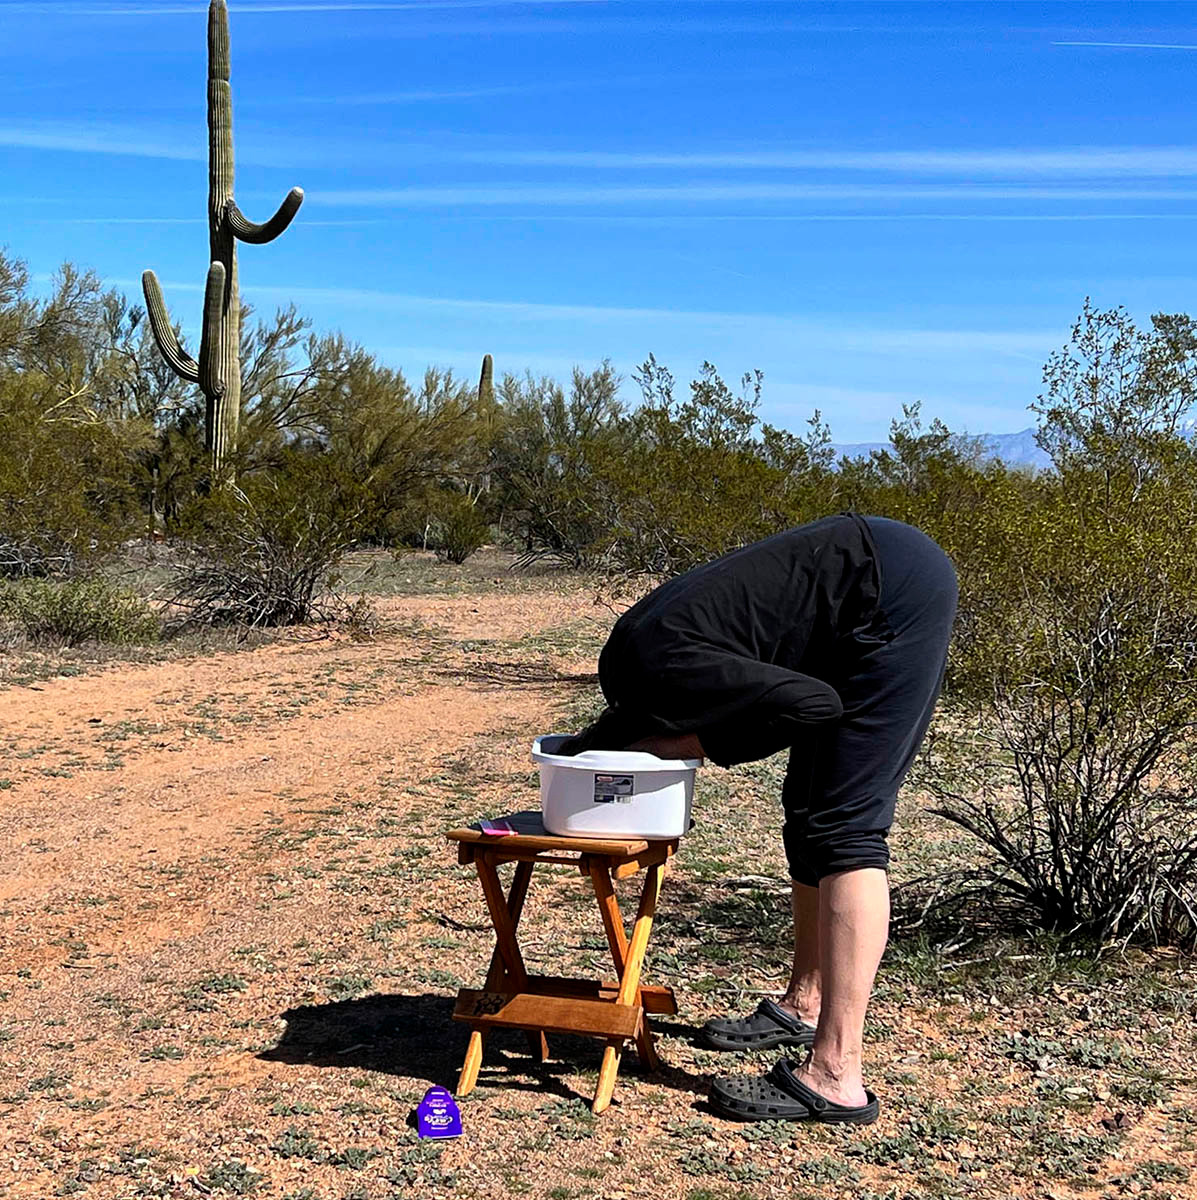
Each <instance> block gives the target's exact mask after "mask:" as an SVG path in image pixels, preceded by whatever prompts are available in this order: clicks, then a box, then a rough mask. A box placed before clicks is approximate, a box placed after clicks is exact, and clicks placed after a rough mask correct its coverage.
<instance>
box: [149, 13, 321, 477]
mask: <svg viewBox="0 0 1197 1200" xmlns="http://www.w3.org/2000/svg"><path fill="white" fill-rule="evenodd" d="M302 203H303V189H302V188H292V189H291V191H290V192H289V193H288V194H287V198H286V199H285V200H284V201H283V202H282V204H281V205H280V206H279V209H278V212H276V213H275V214H274V216H273V217H271V218H270V220H269V221H265V222H263V223H262V224H261V225H256V224H254V222H252V221H249V220H247V219H246V217H245V215H244V214H243V213H242V211H241V209H240V208H238V207H237V201H236V200H235V199H234V198H233V90H232V87H231V86H230V84H229V10H228V5H227V3H226V2H225V0H212V2H211V4H210V5H209V7H208V232H209V242H210V249H211V252H210V255H209V257H210V259H211V266H209V268H208V282H207V287H206V288H205V289H204V323H203V331H202V334H201V337H200V348H199V360H198V361H196V359H194V358H192V357H191V355H190V354H188V353H187V352H186V351H185V350H184V349H183V347H182V346H180V345H179V339H178V338H177V337H176V336H175V331H174V328H173V326H172V325H171V322H170V316H169V314H168V313H167V310H166V303H165V301H164V300H163V298H162V288H161V287H160V286H159V285H158V279H157V277H156V276H155V274H154V272H153V271H146V272H145V273H144V274H143V275H142V277H141V282H142V287H143V289H144V291H145V303H146V311H147V312H148V313H149V317H150V325H151V327H152V328H153V331H154V340H155V341H156V342H157V344H158V349H159V350H160V351H161V353H162V357H163V358H164V359H166V361H167V363H168V364H169V366H170V367H171V369H172V370H173V371H174V372H175V374H176V375H178V376H179V377H180V378H182V379H186V380H187V381H188V382H189V383H196V384H199V387H200V390H201V391H202V392H203V394H204V400H205V413H204V444H205V446H206V448H207V450H208V453H209V454H210V455H211V460H212V473H213V475H214V476H216V475H220V474H223V472H224V470H225V468H226V466H227V463H228V459H229V456H230V454H231V453H232V451H233V448H234V446H235V444H236V441H237V424H238V421H239V420H240V417H241V356H240V347H241V296H240V293H239V290H238V286H237V242H238V241H242V242H250V243H252V244H253V245H255V246H261V245H265V244H266V243H267V242H272V241H274V239H275V238H277V237H278V236H279V235H280V234H282V233H283V231H284V230H285V229H286V228H287V226H288V225H290V224H291V221H292V220H293V218H294V217H295V214H296V213H297V212H298V211H299V206H300V205H301V204H302Z"/></svg>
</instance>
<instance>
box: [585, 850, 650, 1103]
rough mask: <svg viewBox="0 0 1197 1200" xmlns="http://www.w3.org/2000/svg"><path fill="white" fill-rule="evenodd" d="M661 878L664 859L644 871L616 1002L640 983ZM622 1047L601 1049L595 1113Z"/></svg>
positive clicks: (606, 1099) (611, 1086)
mask: <svg viewBox="0 0 1197 1200" xmlns="http://www.w3.org/2000/svg"><path fill="white" fill-rule="evenodd" d="M664 878H665V864H664V863H663V862H659V863H655V864H654V865H653V866H650V867H649V868H648V869H647V870H646V871H645V876H644V891H643V892H641V894H640V908H639V911H638V912H637V913H636V924H635V925H634V926H633V928H632V939H631V941H630V942H629V943H628V949H627V955H626V958H625V961H624V968H623V973H622V975H621V976H620V979H619V996H618V998H617V1000H616V1003H617V1004H624V1005H631V1004H634V1003H635V1001H636V991H637V989H638V988H639V986H640V968H641V967H642V966H643V964H644V952H645V950H647V949H648V935H649V934H650V933H651V932H652V925H653V917H654V916H655V914H656V911H657V899H658V898H659V896H660V895H661V881H662V880H663V879H664ZM622 1049H623V1043H622V1041H619V1040H616V1039H612V1040H611V1041H609V1042H608V1043H607V1048H606V1049H605V1050H604V1051H603V1065H602V1067H600V1068H599V1079H598V1087H597V1088H596V1089H595V1093H594V1104H593V1106H592V1108H593V1110H594V1112H595V1113H601V1112H603V1111H604V1110H605V1109H606V1108H607V1106H608V1105H609V1104H610V1103H611V1095H612V1093H613V1092H614V1091H615V1076H616V1075H617V1074H618V1073H619V1058H620V1054H621V1052H622Z"/></svg>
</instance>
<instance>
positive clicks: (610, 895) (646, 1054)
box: [590, 859, 658, 1071]
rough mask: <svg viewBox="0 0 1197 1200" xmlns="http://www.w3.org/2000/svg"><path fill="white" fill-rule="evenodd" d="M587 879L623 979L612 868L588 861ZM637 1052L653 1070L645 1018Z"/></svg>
mask: <svg viewBox="0 0 1197 1200" xmlns="http://www.w3.org/2000/svg"><path fill="white" fill-rule="evenodd" d="M590 879H591V882H592V883H593V884H594V894H595V896H596V897H597V898H598V905H599V912H600V913H601V914H602V918H603V929H604V930H605V931H606V933H607V944H608V945H609V946H610V947H611V957H612V958H613V959H614V960H615V974H616V976H617V978H619V979H622V978H623V973H624V969H625V964H626V961H627V955H628V935H627V933H626V932H625V931H624V927H623V917H622V916H621V915H620V912H619V901H618V900H617V899H616V897H615V885H614V883H613V882H612V880H611V869H610V868H609V867H608V866H606V864H604V863H602V862H600V861H599V860H597V859H591V860H590ZM636 1052H637V1053H638V1054H639V1056H640V1062H641V1065H642V1066H643V1067H644V1069H645V1070H646V1071H655V1070H656V1069H657V1066H658V1060H657V1051H656V1048H655V1047H654V1046H653V1031H652V1029H651V1028H650V1027H649V1024H648V1017H645V1018H644V1020H643V1022H642V1025H641V1029H640V1032H639V1034H637V1035H636Z"/></svg>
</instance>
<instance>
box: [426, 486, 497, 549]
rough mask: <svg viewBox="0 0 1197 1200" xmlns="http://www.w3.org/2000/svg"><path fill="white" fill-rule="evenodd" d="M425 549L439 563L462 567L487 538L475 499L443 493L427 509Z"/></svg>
mask: <svg viewBox="0 0 1197 1200" xmlns="http://www.w3.org/2000/svg"><path fill="white" fill-rule="evenodd" d="M428 529H429V534H428V546H429V549H431V550H435V551H436V556H437V558H439V559H440V560H441V561H442V562H452V563H463V562H465V560H466V559H467V558H469V557H470V555H471V554H473V553H474V551H475V550H477V549H478V548H479V547H480V546H481V545H482V544H483V543H484V542H485V541H486V539H487V538H488V537H489V535H490V522H489V521H488V520H487V519H486V515H485V513H484V512H483V509H482V506H481V505H480V504H479V503H478V498H477V497H470V496H468V495H466V494H465V493H464V492H455V491H450V490H448V489H443V490H441V491H438V492H436V493H435V494H434V495H433V497H432V501H431V503H430V505H429V522H428Z"/></svg>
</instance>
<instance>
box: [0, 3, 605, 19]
mask: <svg viewBox="0 0 1197 1200" xmlns="http://www.w3.org/2000/svg"><path fill="white" fill-rule="evenodd" d="M613 2H619V0H310V2H308V3H304V0H287V2H278V0H267V2H265V3H261V4H253V3H243V4H238V3H236V2H234V3H232V4H230V5H229V11H230V12H233V13H301V12H310V13H322V12H428V11H445V10H450V11H451V10H454V9H461V10H463V11H468V10H471V9H503V8H511V9H519V8H527V7H531V6H534V5H540V6H549V5H554V6H555V5H592V4H607V3H613ZM5 8H6V10H7V11H8V12H10V13H11V12H17V13H67V14H69V15H75V16H91V17H177V16H196V15H203V14H204V13H205V12H206V11H207V9H208V5H207V2H206V0H196V3H194V4H122V5H112V4H61V3H52V2H41V3H38V2H37V0H30V2H27V3H17V4H8V5H6V6H5Z"/></svg>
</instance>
